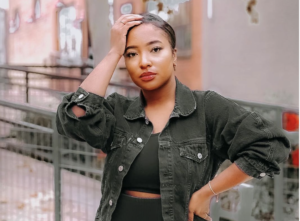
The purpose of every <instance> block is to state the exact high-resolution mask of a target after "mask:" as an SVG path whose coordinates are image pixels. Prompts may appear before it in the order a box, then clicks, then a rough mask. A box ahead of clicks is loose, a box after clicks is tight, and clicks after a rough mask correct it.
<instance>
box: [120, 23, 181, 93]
mask: <svg viewBox="0 0 300 221" xmlns="http://www.w3.org/2000/svg"><path fill="white" fill-rule="evenodd" d="M124 56H125V64H126V67H127V70H128V72H129V74H130V77H131V79H132V81H133V82H134V83H135V84H136V85H137V86H139V87H140V88H142V89H145V90H154V89H157V88H159V87H161V86H162V85H164V84H165V83H166V82H167V81H168V80H169V79H170V77H171V76H173V63H174V61H175V60H176V50H172V47H171V45H170V43H169V40H168V37H167V34H166V33H165V32H164V31H163V30H161V29H160V28H157V27H155V26H154V25H152V24H141V25H138V26H136V27H134V28H133V29H131V31H130V32H129V34H128V36H127V43H126V49H125V54H124Z"/></svg>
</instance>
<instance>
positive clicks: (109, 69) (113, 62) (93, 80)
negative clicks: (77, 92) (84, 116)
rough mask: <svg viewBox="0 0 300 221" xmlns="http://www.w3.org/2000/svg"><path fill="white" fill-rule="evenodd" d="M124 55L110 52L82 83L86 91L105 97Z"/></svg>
mask: <svg viewBox="0 0 300 221" xmlns="http://www.w3.org/2000/svg"><path fill="white" fill-rule="evenodd" d="M121 56H122V55H120V54H117V53H114V52H112V51H110V52H109V53H108V54H107V55H106V56H105V58H104V59H103V60H102V61H101V62H100V63H99V64H98V65H97V66H96V67H95V68H94V70H93V71H92V72H91V73H90V74H89V75H88V76H87V78H86V79H85V80H84V81H83V82H82V83H81V85H80V87H81V88H83V89H84V90H86V91H88V92H91V93H94V94H98V95H100V96H102V97H104V96H105V93H106V89H107V87H108V85H109V82H110V79H111V77H112V75H113V73H114V70H115V68H116V66H117V64H118V62H119V60H120V58H121Z"/></svg>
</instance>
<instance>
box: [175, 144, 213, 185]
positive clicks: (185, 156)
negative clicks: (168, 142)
mask: <svg viewBox="0 0 300 221" xmlns="http://www.w3.org/2000/svg"><path fill="white" fill-rule="evenodd" d="M179 154H180V157H181V159H182V160H184V161H185V162H186V163H187V168H188V173H189V176H190V178H191V179H192V180H195V178H196V177H198V178H199V180H200V179H202V177H203V175H204V172H205V169H206V166H207V160H206V159H207V157H208V150H207V145H206V143H200V144H187V145H185V146H183V147H179Z"/></svg>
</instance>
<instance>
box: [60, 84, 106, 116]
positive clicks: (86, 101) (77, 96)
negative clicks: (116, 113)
mask: <svg viewBox="0 0 300 221" xmlns="http://www.w3.org/2000/svg"><path fill="white" fill-rule="evenodd" d="M67 96H68V95H67ZM104 100H105V98H104V97H102V96H100V95H97V94H94V93H90V92H87V91H86V90H84V89H83V88H81V87H79V88H78V89H77V91H76V92H74V93H73V94H71V100H70V102H69V103H68V104H67V105H66V106H65V111H66V114H67V115H68V116H69V117H71V118H73V119H75V120H78V119H79V118H78V117H77V116H76V115H75V114H74V113H73V111H72V107H73V106H74V105H78V106H80V107H83V108H84V109H85V111H86V113H85V115H84V116H82V117H87V116H89V115H91V114H92V113H93V112H94V111H95V110H96V109H99V108H100V106H101V105H102V104H103V101H104Z"/></svg>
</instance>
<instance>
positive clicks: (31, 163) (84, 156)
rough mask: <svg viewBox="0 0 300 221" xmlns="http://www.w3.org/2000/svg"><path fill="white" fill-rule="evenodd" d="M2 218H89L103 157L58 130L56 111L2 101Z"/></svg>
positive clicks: (93, 209)
mask: <svg viewBox="0 0 300 221" xmlns="http://www.w3.org/2000/svg"><path fill="white" fill-rule="evenodd" d="M0 116H1V118H0V147H1V149H0V164H1V173H0V174H1V175H0V176H1V177H0V183H1V195H0V201H1V204H0V208H1V213H0V217H1V218H2V219H1V220H30V221H33V220H56V221H59V220H71V219H72V218H74V219H76V220H93V219H94V217H95V214H96V210H97V208H98V206H99V202H100V199H101V192H100V188H101V186H100V180H101V177H102V171H103V165H104V160H105V158H104V157H103V155H101V152H100V151H99V150H97V149H94V148H92V147H90V146H89V145H88V144H86V143H82V142H78V141H75V140H73V139H68V138H66V137H63V136H60V135H58V133H57V131H56V126H55V112H53V111H48V110H44V109H40V108H34V107H31V106H29V105H26V104H17V103H12V102H8V101H4V100H1V101H0Z"/></svg>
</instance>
